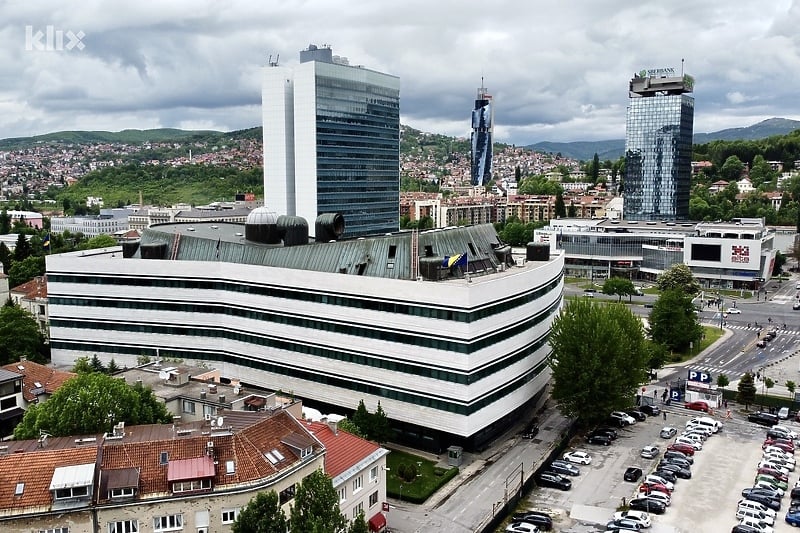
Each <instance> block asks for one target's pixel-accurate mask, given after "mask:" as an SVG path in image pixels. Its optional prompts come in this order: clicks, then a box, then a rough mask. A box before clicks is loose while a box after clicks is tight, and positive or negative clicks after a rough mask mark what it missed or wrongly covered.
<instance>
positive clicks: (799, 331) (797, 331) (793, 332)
mask: <svg viewBox="0 0 800 533" xmlns="http://www.w3.org/2000/svg"><path fill="white" fill-rule="evenodd" d="M725 327H726V328H727V329H738V330H744V331H753V332H756V331H758V330H759V329H761V331H768V330H769V328H770V327H773V324H769V325H765V326H764V328H757V327H755V326H753V325H752V324H751V325H750V326H748V325H747V324H730V323H728V324H727V325H726V326H725ZM774 327H777V328H778V336H780V335H800V329H783V327H782V326H781V325H777V324H776V325H774ZM794 327H797V326H794Z"/></svg>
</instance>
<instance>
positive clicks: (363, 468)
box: [304, 417, 389, 533]
mask: <svg viewBox="0 0 800 533" xmlns="http://www.w3.org/2000/svg"><path fill="white" fill-rule="evenodd" d="M334 420H335V419H334V418H333V417H329V418H328V419H326V421H323V422H309V421H306V422H304V424H305V426H306V428H307V429H308V430H309V431H310V432H311V433H312V434H313V435H314V436H315V437H316V438H317V439H319V440H320V442H322V444H323V445H325V449H326V450H327V453H326V454H325V473H326V474H328V476H329V477H330V478H331V479H332V480H333V488H334V489H335V490H336V492H337V494H339V507H340V508H341V510H342V514H343V515H344V516H345V517H346V518H347V519H349V520H352V519H354V518H356V517H357V516H358V515H359V513H361V512H363V513H364V517H365V518H366V520H367V524H368V526H369V528H370V531H374V532H376V533H380V532H382V531H384V530H385V528H386V515H384V514H383V504H384V502H386V456H387V455H388V454H389V450H387V449H385V448H382V447H381V446H379V445H378V444H376V443H374V442H371V441H368V440H365V439H362V438H361V437H357V436H355V435H353V434H351V433H348V432H346V431H342V430H340V429H338V427H337V425H336V421H334Z"/></svg>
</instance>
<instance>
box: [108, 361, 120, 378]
mask: <svg viewBox="0 0 800 533" xmlns="http://www.w3.org/2000/svg"><path fill="white" fill-rule="evenodd" d="M117 372H119V366H117V362H116V361H114V358H113V357H112V358H111V361H109V362H108V367H107V368H106V373H107V374H108V375H110V376H113V375H114V374H116V373H117Z"/></svg>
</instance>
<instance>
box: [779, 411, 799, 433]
mask: <svg viewBox="0 0 800 533" xmlns="http://www.w3.org/2000/svg"><path fill="white" fill-rule="evenodd" d="M778 418H780V419H781V420H787V419H788V418H789V408H788V407H781V408H780V409H778ZM794 438H795V439H796V438H797V436H795V437H794Z"/></svg>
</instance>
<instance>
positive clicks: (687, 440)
mask: <svg viewBox="0 0 800 533" xmlns="http://www.w3.org/2000/svg"><path fill="white" fill-rule="evenodd" d="M675 443H676V444H688V445H689V446H691V447H692V448H694V449H695V451H700V450H702V449H703V445H702V444H701V443H699V442H697V441H695V440H694V439H690V438H688V437H684V436H682V435H678V436H677V437H675Z"/></svg>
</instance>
